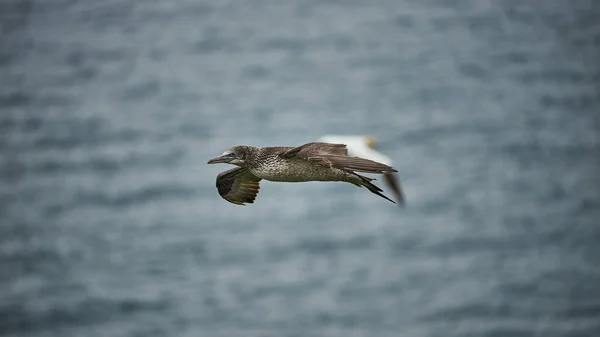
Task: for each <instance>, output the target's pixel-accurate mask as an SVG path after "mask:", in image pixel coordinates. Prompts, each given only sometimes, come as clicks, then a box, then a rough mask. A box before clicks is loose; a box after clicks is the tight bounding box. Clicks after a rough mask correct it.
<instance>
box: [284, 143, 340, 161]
mask: <svg viewBox="0 0 600 337" xmlns="http://www.w3.org/2000/svg"><path fill="white" fill-rule="evenodd" d="M319 154H323V155H332V154H334V155H338V156H347V155H348V149H346V145H345V144H330V143H319V142H312V143H306V144H304V145H300V146H298V147H294V148H291V149H289V150H287V151H285V152H284V153H282V154H281V158H284V159H289V158H293V157H297V158H307V157H309V156H314V155H319Z"/></svg>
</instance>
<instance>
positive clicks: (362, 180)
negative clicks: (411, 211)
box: [354, 173, 396, 204]
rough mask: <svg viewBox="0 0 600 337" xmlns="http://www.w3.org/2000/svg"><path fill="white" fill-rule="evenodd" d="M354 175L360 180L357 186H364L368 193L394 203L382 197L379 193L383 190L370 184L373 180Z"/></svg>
mask: <svg viewBox="0 0 600 337" xmlns="http://www.w3.org/2000/svg"><path fill="white" fill-rule="evenodd" d="M354 174H355V175H356V176H357V177H359V178H360V183H358V184H357V185H358V186H364V187H366V188H367V189H369V191H371V192H372V193H374V194H377V195H378V196H380V197H382V198H384V199H386V200H389V201H391V202H393V203H394V204H395V203H396V202H395V201H394V200H392V199H390V198H388V197H386V196H385V195H383V193H381V192H383V190H382V189H381V188H379V187H377V186H375V185H374V184H373V183H371V181H373V180H375V179H374V178H368V177H365V176H361V175H360V174H356V173H354Z"/></svg>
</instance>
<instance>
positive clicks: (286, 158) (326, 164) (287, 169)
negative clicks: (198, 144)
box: [208, 142, 397, 205]
mask: <svg viewBox="0 0 600 337" xmlns="http://www.w3.org/2000/svg"><path fill="white" fill-rule="evenodd" d="M216 163H228V164H233V165H236V166H239V167H236V168H233V169H231V170H228V171H225V172H221V173H220V174H219V175H218V176H217V189H218V191H219V194H220V195H221V197H223V199H225V200H227V201H229V202H231V203H234V204H237V205H243V204H244V203H253V202H254V199H255V198H256V195H257V194H258V190H259V188H260V187H259V182H260V181H261V180H262V179H264V180H269V181H281V182H303V181H342V182H348V183H351V184H354V185H356V186H359V187H360V186H364V187H366V188H368V189H369V191H371V192H373V193H375V194H377V195H378V196H380V197H382V198H384V199H386V200H389V201H391V202H393V203H395V202H394V201H393V200H391V199H390V198H388V197H386V196H385V195H383V194H382V193H381V192H382V189H380V188H379V187H377V186H375V185H374V184H372V183H371V181H372V180H374V179H372V178H368V177H365V176H362V175H360V174H358V173H356V172H364V173H373V174H385V173H391V172H397V171H396V170H395V169H394V168H392V167H390V166H388V165H385V164H382V163H378V162H376V161H372V160H368V159H364V158H359V157H349V156H348V149H347V148H346V145H344V144H330V143H318V142H315V143H307V144H304V145H301V146H298V147H286V146H277V147H255V146H234V147H232V148H229V149H228V150H226V151H225V152H223V154H222V155H220V156H219V157H216V158H213V159H211V160H209V161H208V164H216Z"/></svg>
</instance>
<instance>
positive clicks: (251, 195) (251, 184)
mask: <svg viewBox="0 0 600 337" xmlns="http://www.w3.org/2000/svg"><path fill="white" fill-rule="evenodd" d="M259 182H260V178H258V177H256V176H255V175H253V174H252V173H250V171H248V169H245V168H242V167H236V168H234V169H231V170H228V171H225V172H221V173H219V175H218V176H217V190H219V194H220V195H221V197H223V199H225V200H227V201H229V202H231V203H234V204H236V205H244V203H246V202H247V203H250V204H251V203H253V202H254V199H255V198H256V195H257V194H258V190H259V188H260V186H259Z"/></svg>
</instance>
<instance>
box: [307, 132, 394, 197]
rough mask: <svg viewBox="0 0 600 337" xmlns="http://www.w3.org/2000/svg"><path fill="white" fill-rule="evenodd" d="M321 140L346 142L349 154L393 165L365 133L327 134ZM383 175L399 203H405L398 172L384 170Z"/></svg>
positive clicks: (373, 140)
mask: <svg viewBox="0 0 600 337" xmlns="http://www.w3.org/2000/svg"><path fill="white" fill-rule="evenodd" d="M319 141H320V142H325V143H340V144H346V147H347V148H348V155H349V156H356V157H361V158H366V159H370V160H373V161H376V162H379V163H382V164H385V165H389V166H392V159H391V158H390V157H388V156H386V155H384V154H383V153H381V152H377V151H375V150H374V149H373V147H374V146H375V144H376V143H377V142H376V141H375V139H374V138H373V137H370V136H363V135H325V136H323V137H321V138H319ZM383 176H384V178H385V181H386V183H387V184H388V186H389V187H390V189H391V190H392V191H393V192H394V195H395V196H396V200H398V203H399V204H404V203H405V198H404V193H403V192H402V187H401V185H400V180H399V179H398V175H397V174H396V172H384V173H383Z"/></svg>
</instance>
